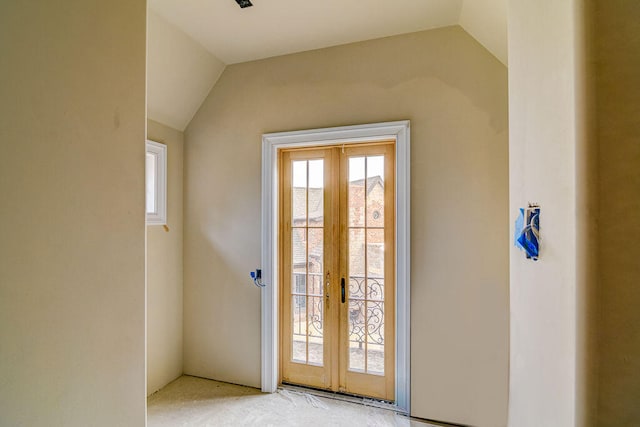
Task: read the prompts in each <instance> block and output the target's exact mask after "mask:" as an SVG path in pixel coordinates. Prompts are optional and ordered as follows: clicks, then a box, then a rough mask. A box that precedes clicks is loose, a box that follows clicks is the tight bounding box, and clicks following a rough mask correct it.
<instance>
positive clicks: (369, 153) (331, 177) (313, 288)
mask: <svg viewBox="0 0 640 427" xmlns="http://www.w3.org/2000/svg"><path fill="white" fill-rule="evenodd" d="M394 153H395V143H394V141H382V142H375V143H370V144H357V145H352V146H344V145H340V146H333V147H323V148H303V149H295V150H282V151H281V154H280V159H279V161H280V170H281V171H282V175H281V177H280V203H281V205H280V210H279V211H280V230H281V236H280V252H281V254H280V255H281V256H280V260H281V261H280V262H281V264H280V271H281V272H282V274H281V275H280V277H281V283H280V285H281V288H280V296H281V299H280V325H281V330H280V355H281V356H280V373H281V382H285V383H292V384H299V385H304V386H310V387H315V388H321V389H326V390H332V391H339V392H343V393H349V394H357V395H363V396H370V397H375V398H379V399H384V400H389V401H393V400H394V399H395V396H394V392H395V372H394V370H395V324H394V323H395V322H394V320H395V283H394V278H395V235H394V232H395V217H394V213H395V193H394V192H395V182H394V179H395V170H394V167H395V159H394Z"/></svg>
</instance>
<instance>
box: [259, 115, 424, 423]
mask: <svg viewBox="0 0 640 427" xmlns="http://www.w3.org/2000/svg"><path fill="white" fill-rule="evenodd" d="M409 130H410V126H409V121H408V120H405V121H398V122H387V123H374V124H365V125H356V126H344V127H336V128H324V129H312V130H303V131H293V132H279V133H269V134H264V135H263V136H262V224H261V228H262V245H261V253H262V278H263V283H264V284H265V287H264V288H262V291H261V292H262V305H261V308H262V320H261V341H262V343H261V344H262V355H261V362H262V366H261V368H262V378H261V386H262V391H263V392H267V393H272V392H275V391H276V390H277V388H278V378H279V372H278V369H279V354H278V349H279V342H278V331H279V325H278V317H279V316H278V301H279V297H278V288H279V286H278V280H279V279H278V265H279V264H278V263H279V259H278V235H279V212H278V206H279V201H278V184H279V178H278V172H279V170H278V157H279V156H278V151H279V150H281V149H283V148H302V147H308V146H314V147H320V146H327V145H336V144H350V145H351V144H358V143H370V142H372V141H381V140H389V139H394V140H395V141H396V155H395V159H396V165H395V171H396V229H395V235H396V278H395V282H396V299H395V301H396V311H395V313H396V322H395V323H396V343H395V351H396V371H395V374H396V378H395V383H396V387H395V389H396V390H395V396H396V406H397V407H398V410H400V411H402V412H405V413H410V392H411V387H410V378H411V377H410V368H411V364H410V355H411V353H410V346H411V340H410V337H411V334H410V319H411V313H410V271H411V270H410V260H411V258H410V239H409V237H410V234H409V227H410V188H411V187H410V149H409V148H410V139H409Z"/></svg>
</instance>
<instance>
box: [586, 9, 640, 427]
mask: <svg viewBox="0 0 640 427" xmlns="http://www.w3.org/2000/svg"><path fill="white" fill-rule="evenodd" d="M595 4H596V10H595V14H594V17H595V20H594V34H595V36H596V42H595V50H596V60H597V62H596V75H597V77H596V98H597V107H596V108H597V109H596V112H597V118H598V119H597V137H598V145H599V150H598V177H599V184H600V185H599V194H600V205H599V206H600V223H599V224H600V228H599V243H600V250H599V253H598V255H599V261H600V262H599V268H600V287H599V289H600V291H599V294H598V296H599V298H600V301H601V312H600V319H601V323H600V365H599V383H598V389H599V392H600V393H599V394H600V396H599V405H598V412H599V417H598V425H599V426H612V427H613V426H632V425H633V426H635V425H640V309H639V307H640V286H639V283H640V246H639V245H638V242H640V213H639V212H640V125H639V123H640V121H639V120H640V74H639V73H638V70H640V33H639V32H638V22H640V3H638V2H637V1H629V0H614V1H610V0H607V1H603V0H597V1H595Z"/></svg>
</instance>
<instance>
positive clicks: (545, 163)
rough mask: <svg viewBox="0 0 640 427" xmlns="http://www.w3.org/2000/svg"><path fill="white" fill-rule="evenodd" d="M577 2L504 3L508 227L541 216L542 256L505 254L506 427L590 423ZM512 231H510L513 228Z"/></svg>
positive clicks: (585, 77)
mask: <svg viewBox="0 0 640 427" xmlns="http://www.w3.org/2000/svg"><path fill="white" fill-rule="evenodd" d="M587 14H588V11H587V10H585V4H584V1H582V0H572V1H566V2H557V1H554V0H545V1H538V2H530V1H526V0H511V1H510V3H509V123H510V137H509V141H510V143H509V185H510V213H511V218H510V219H511V221H513V220H514V219H515V216H516V214H517V210H518V208H520V207H523V206H526V204H527V203H528V202H537V203H539V204H540V206H541V215H540V230H541V236H542V237H541V255H540V259H539V260H538V261H537V262H533V261H530V260H527V259H525V256H524V254H523V253H522V252H520V251H519V250H518V249H516V248H515V247H512V249H511V255H510V266H511V269H510V272H511V273H510V275H511V277H510V286H511V352H510V357H511V364H510V368H511V369H510V394H509V425H510V426H514V427H527V426H536V427H538V426H574V425H581V426H582V425H588V424H589V423H591V422H592V421H593V413H594V412H593V411H594V408H593V406H594V405H593V403H594V392H593V389H592V387H593V386H594V384H593V382H594V372H593V368H594V366H595V363H596V362H595V360H596V358H595V356H596V355H595V354H594V351H593V350H594V347H593V345H594V341H595V338H594V336H595V333H594V331H595V326H594V324H593V322H594V319H595V313H596V312H595V308H594V307H595V306H594V298H593V296H594V289H595V286H596V283H595V277H596V271H597V270H596V269H595V268H594V265H595V263H594V262H593V260H594V258H595V239H596V213H595V211H596V204H595V203H596V201H595V200H596V199H595V193H596V191H595V188H594V187H595V179H594V175H593V174H594V170H595V169H594V150H593V146H594V144H593V138H592V135H591V132H592V128H591V127H590V124H589V118H590V114H591V111H590V108H589V105H590V102H591V101H592V100H591V97H590V94H589V93H588V92H589V85H590V84H591V81H590V76H589V74H590V67H589V64H588V61H587V60H588V56H587V55H588V52H587V50H586V45H587V42H586V38H587V28H585V16H586V15H587ZM512 231H513V226H512Z"/></svg>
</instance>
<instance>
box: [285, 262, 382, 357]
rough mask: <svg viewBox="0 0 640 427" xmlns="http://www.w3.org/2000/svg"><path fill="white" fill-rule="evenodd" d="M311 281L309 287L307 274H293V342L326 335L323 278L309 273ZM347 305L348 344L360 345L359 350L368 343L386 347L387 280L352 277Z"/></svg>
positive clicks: (317, 274)
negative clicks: (385, 302)
mask: <svg viewBox="0 0 640 427" xmlns="http://www.w3.org/2000/svg"><path fill="white" fill-rule="evenodd" d="M308 277H309V283H305V281H306V274H305V273H294V283H295V284H296V285H294V286H295V287H294V304H293V321H294V324H293V335H294V340H295V336H299V337H306V336H307V335H308V336H309V337H322V334H323V330H322V329H323V325H324V310H323V308H324V307H323V297H324V293H323V288H322V285H323V283H322V274H321V273H309V275H308ZM298 284H300V285H298ZM304 285H306V286H304ZM307 289H309V291H310V292H309V293H306V290H307ZM307 297H308V298H307ZM348 303H349V308H348V310H349V341H350V342H353V343H357V344H358V347H359V348H360V349H362V347H363V344H364V342H365V340H367V339H368V342H369V343H370V344H384V278H383V277H365V276H351V277H350V278H349V293H348ZM307 305H309V306H308V307H307ZM365 309H366V313H365ZM307 316H308V322H307V321H306V320H307ZM307 328H308V329H307ZM367 337H368V338H367ZM303 341H304V340H303Z"/></svg>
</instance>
